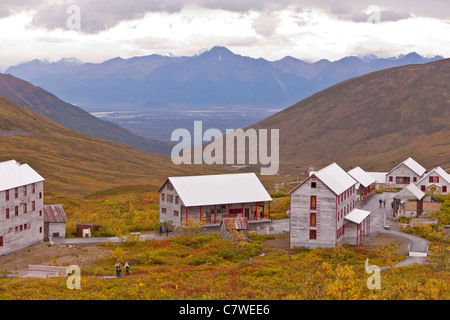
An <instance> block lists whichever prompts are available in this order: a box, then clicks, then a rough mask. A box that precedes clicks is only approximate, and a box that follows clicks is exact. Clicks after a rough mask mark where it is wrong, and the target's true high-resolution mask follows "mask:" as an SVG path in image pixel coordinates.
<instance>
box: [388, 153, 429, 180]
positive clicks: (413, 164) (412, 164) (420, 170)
mask: <svg viewBox="0 0 450 320" xmlns="http://www.w3.org/2000/svg"><path fill="white" fill-rule="evenodd" d="M402 164H404V165H405V166H407V167H408V168H410V169H411V170H412V171H414V172H415V173H416V174H417V175H419V176H422V175H423V174H424V173H425V172H426V171H427V169H425V168H424V167H422V166H421V165H420V164H419V163H417V161H416V160H414V159H413V158H411V157H409V158H408V159H406V160H405V161H403V162H402V163H400V164H399V165H397V166H395V167H394V168H393V169H392V170H391V171H389V172H388V173H390V172H392V171H393V170H395V169H397V167H399V166H400V165H402Z"/></svg>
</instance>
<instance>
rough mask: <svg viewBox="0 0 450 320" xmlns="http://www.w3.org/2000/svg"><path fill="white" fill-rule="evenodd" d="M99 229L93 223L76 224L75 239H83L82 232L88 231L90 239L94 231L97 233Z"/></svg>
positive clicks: (84, 235) (84, 233)
mask: <svg viewBox="0 0 450 320" xmlns="http://www.w3.org/2000/svg"><path fill="white" fill-rule="evenodd" d="M99 228H100V226H99V225H98V224H93V223H77V237H79V238H84V237H86V232H84V231H83V230H88V231H89V232H88V234H89V236H88V237H90V236H91V235H92V234H93V233H94V232H95V231H97V230H98V229H99Z"/></svg>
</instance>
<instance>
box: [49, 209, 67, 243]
mask: <svg viewBox="0 0 450 320" xmlns="http://www.w3.org/2000/svg"><path fill="white" fill-rule="evenodd" d="M66 223H67V217H66V213H65V212H64V209H63V206H62V204H49V205H44V240H45V241H47V240H49V239H50V238H60V237H62V238H65V237H66Z"/></svg>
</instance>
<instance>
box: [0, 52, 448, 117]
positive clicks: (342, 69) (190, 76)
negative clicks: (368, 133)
mask: <svg viewBox="0 0 450 320" xmlns="http://www.w3.org/2000/svg"><path fill="white" fill-rule="evenodd" d="M440 59H442V57H440V56H435V57H433V58H425V57H422V56H420V55H418V54H417V53H414V52H413V53H409V54H406V55H401V56H399V57H395V58H377V57H375V56H366V57H355V56H350V57H345V58H342V59H340V60H337V61H328V60H325V59H322V60H319V61H317V62H314V63H309V62H305V61H302V60H300V59H296V58H293V57H290V56H287V57H285V58H283V59H281V60H277V61H269V60H266V59H263V58H259V59H255V58H251V57H246V56H242V55H238V54H234V53H233V52H231V51H230V50H228V49H227V48H225V47H219V46H216V47H213V48H212V49H210V50H208V51H205V52H203V53H201V54H197V55H194V56H183V57H169V56H162V55H157V54H153V55H149V56H141V57H133V58H129V59H122V58H120V57H117V58H114V59H111V60H107V61H104V62H102V63H82V62H80V61H78V60H76V59H62V60H60V61H58V62H48V61H40V60H33V61H30V62H27V63H22V64H20V65H17V66H12V67H9V68H8V69H7V70H6V71H5V73H7V74H11V75H14V76H16V77H19V78H21V79H24V80H26V81H29V82H31V83H32V84H34V85H36V86H39V87H42V88H43V89H45V90H47V91H49V92H52V93H53V94H55V95H56V96H58V97H59V98H61V99H62V100H64V101H67V102H70V103H72V104H75V105H78V106H81V107H83V108H84V109H85V110H88V111H114V110H123V109H124V107H123V106H126V107H127V108H128V109H130V108H131V107H132V106H135V107H136V108H154V107H157V106H161V107H162V108H168V107H170V106H173V107H192V106H195V107H202V106H205V107H206V106H227V105H258V106H268V107H274V106H276V107H278V108H280V107H282V108H283V107H287V106H289V105H292V104H294V103H297V102H298V101H300V100H302V99H304V98H306V97H308V96H311V95H312V94H314V93H317V92H319V91H320V90H323V89H325V88H327V87H329V86H331V85H334V84H337V83H339V82H341V81H344V80H347V79H350V78H353V77H356V76H360V75H363V74H367V73H370V72H373V71H378V70H381V69H385V68H390V67H397V66H403V65H409V64H422V63H428V62H431V61H436V60H440Z"/></svg>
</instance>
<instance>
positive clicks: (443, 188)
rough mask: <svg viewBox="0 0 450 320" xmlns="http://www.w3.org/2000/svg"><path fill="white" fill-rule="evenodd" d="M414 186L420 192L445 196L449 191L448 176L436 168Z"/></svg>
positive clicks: (449, 175)
mask: <svg viewBox="0 0 450 320" xmlns="http://www.w3.org/2000/svg"><path fill="white" fill-rule="evenodd" d="M416 185H417V187H419V188H420V190H421V191H422V192H428V193H430V194H442V195H446V194H448V193H449V191H450V174H448V173H447V172H446V171H445V170H444V169H442V168H441V167H440V166H437V167H435V168H434V169H433V170H431V171H430V172H428V173H427V174H425V175H424V176H423V177H422V178H421V179H420V180H419V181H417V183H416Z"/></svg>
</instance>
